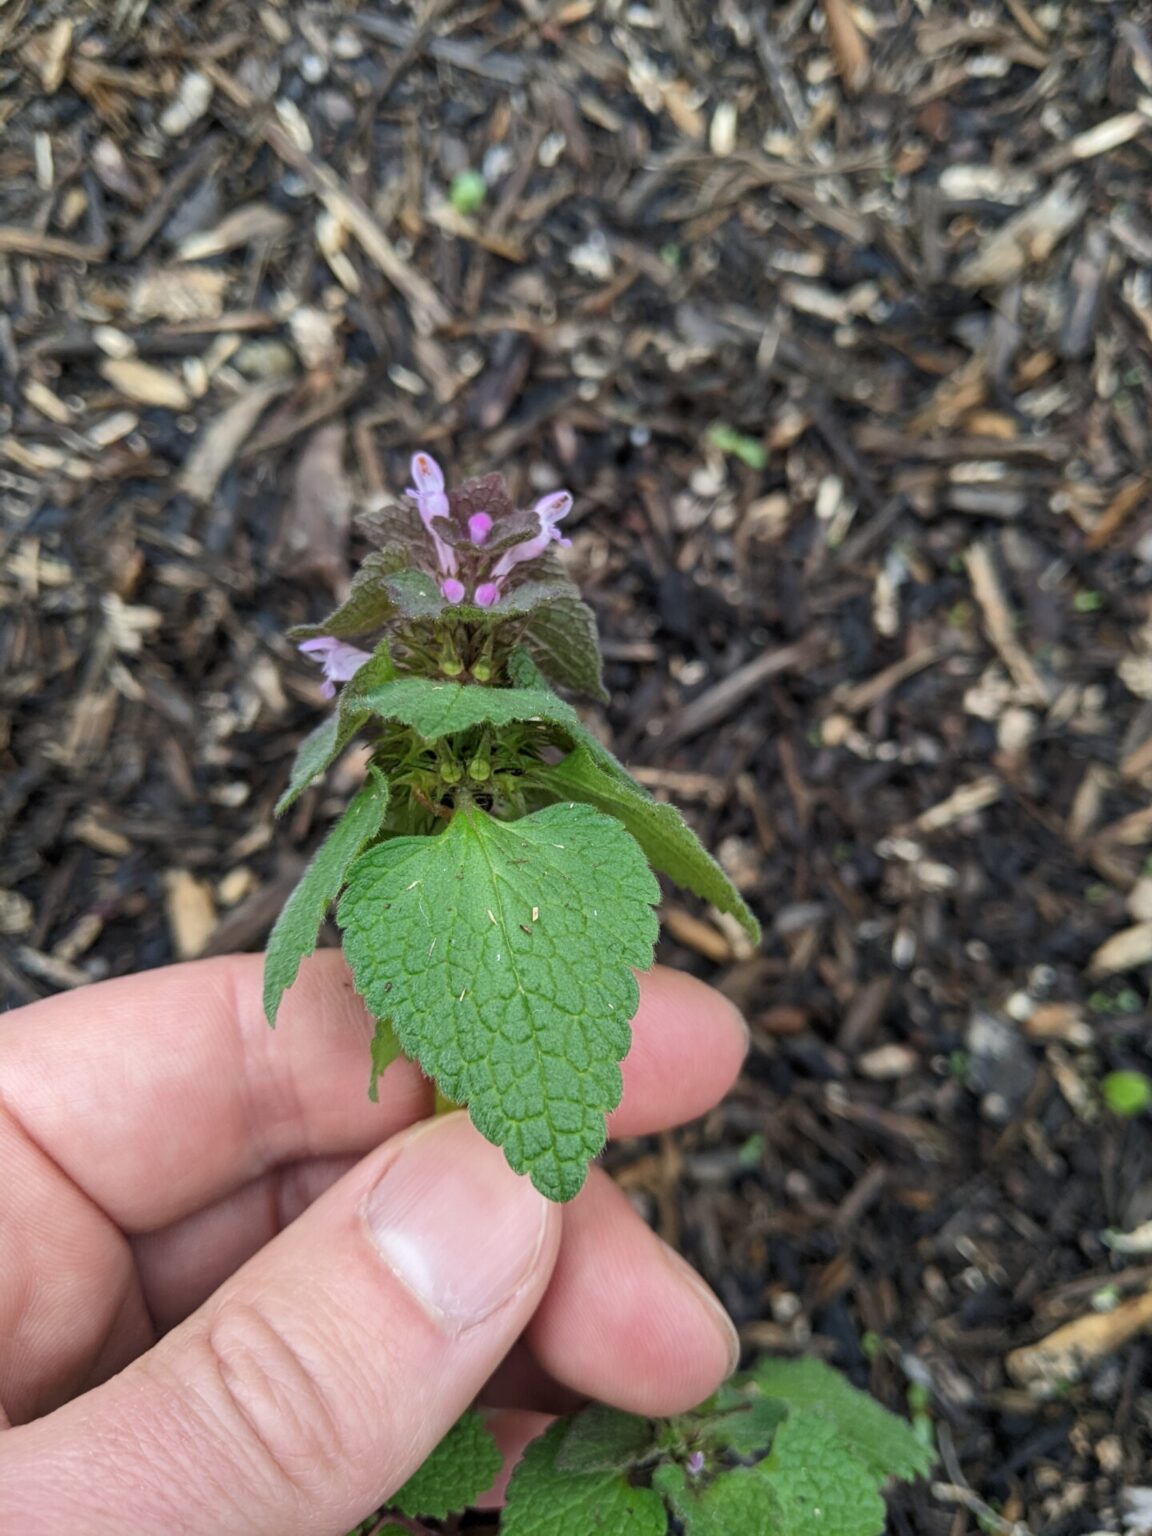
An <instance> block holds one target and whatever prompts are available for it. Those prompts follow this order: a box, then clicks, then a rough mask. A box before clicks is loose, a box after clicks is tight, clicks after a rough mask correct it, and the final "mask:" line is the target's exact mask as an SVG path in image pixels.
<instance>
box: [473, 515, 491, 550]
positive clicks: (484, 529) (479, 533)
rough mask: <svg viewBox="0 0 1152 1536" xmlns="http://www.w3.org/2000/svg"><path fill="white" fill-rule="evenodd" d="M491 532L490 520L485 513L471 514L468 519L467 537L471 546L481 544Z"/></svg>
mask: <svg viewBox="0 0 1152 1536" xmlns="http://www.w3.org/2000/svg"><path fill="white" fill-rule="evenodd" d="M491 532H492V519H491V518H490V517H489V516H488V514H487V512H473V514H472V516H471V517H470V518H469V519H468V537H469V538H470V539H471V540H472V542H473V544H483V542H484V540H485V539H486V538H487V537H488V535H489V534H490V533H491Z"/></svg>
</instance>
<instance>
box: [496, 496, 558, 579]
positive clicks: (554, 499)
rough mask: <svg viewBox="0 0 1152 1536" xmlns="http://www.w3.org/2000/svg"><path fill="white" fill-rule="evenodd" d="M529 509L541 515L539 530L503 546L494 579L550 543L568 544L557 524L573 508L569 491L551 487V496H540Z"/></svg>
mask: <svg viewBox="0 0 1152 1536" xmlns="http://www.w3.org/2000/svg"><path fill="white" fill-rule="evenodd" d="M532 510H533V511H534V512H535V514H536V516H537V517H538V518H539V519H540V532H539V533H537V534H535V535H534V536H533V537H532V538H530V539H525V540H523V542H522V543H520V544H513V546H512V548H511V549H508V550H505V552H504V553H503V554H502V555H501V556H500V558H499V560H497V562H496V564H495V565H494V566H493V567H492V580H493V581H494V582H497V583H499V582H502V581H503V580H504V578H505V576H507V575H508V573H509V571H511V570H513V569H514V568H515V567H516V566H518V565H522V564H523V563H524V561H525V560H535V559H536V557H537V556H538V555H542V554H543V553H544V551H545V550H546V549H547V548H548V546H549V544H553V543H555V544H559V545H561V546H563V547H564V548H567V547H568V545H570V544H571V543H572V540H571V539H566V538H564V537H563V536H562V534H561V533H560V530H559V529H558V528H557V526H556V524H557V523H558V522H560V520H561V519H562V518H565V517H567V516H568V514H569V512H571V510H572V496H571V494H570V493H569V492H568V491H553V492H552V494H551V495H550V496H543V497H541V499H540V500H539V501H538V502H537V503H536V505H535V506H534V507H533V508H532Z"/></svg>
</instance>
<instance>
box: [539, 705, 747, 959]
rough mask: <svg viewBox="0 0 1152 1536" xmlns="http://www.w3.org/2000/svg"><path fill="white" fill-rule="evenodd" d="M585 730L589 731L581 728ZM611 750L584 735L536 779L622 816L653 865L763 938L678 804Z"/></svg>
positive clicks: (554, 791)
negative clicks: (661, 796) (657, 796)
mask: <svg viewBox="0 0 1152 1536" xmlns="http://www.w3.org/2000/svg"><path fill="white" fill-rule="evenodd" d="M581 733H582V734H585V733H584V732H583V728H581ZM607 756H608V754H607V753H606V752H605V750H604V748H603V747H601V746H600V745H599V743H597V744H596V748H595V755H594V753H593V750H591V749H590V748H589V746H588V744H587V740H585V742H584V743H583V744H582V745H581V746H578V747H577V748H576V750H575V751H574V752H572V753H570V754H569V755H568V756H567V757H566V758H565V759H564V761H563V762H562V763H557V764H556V765H555V767H550V768H540V769H538V770H537V772H536V782H537V783H538V784H539V785H540V787H541V788H542V789H544V790H546V791H547V792H548V794H550V795H552V796H553V797H554V798H555V799H557V800H582V801H584V802H585V804H588V805H594V806H595V807H596V809H597V810H599V811H604V812H605V813H606V814H607V815H609V816H615V817H616V818H617V820H619V821H622V822H623V823H624V825H625V826H626V827H627V828H628V830H629V832H631V834H632V836H633V837H634V838H635V839H636V841H637V842H638V843H639V844H640V846H641V848H643V850H644V852H645V853H646V854H647V855H648V858H649V860H650V861H651V864H652V867H653V868H654V869H658V870H659V871H660V872H661V874H665V875H667V876H668V878H669V879H670V880H675V882H676V883H677V885H682V886H684V887H685V888H686V889H687V890H690V891H694V892H695V894H696V895H697V896H702V897H703V898H704V900H705V901H709V902H711V903H712V905H713V906H714V907H716V908H718V910H719V911H721V912H729V913H731V915H732V916H733V917H735V918H736V919H737V920H738V921H739V922H740V924H741V926H742V927H743V928H744V930H745V932H746V933H747V934H748V936H749V937H750V938H751V939H752V940H753V942H755V943H759V940H760V924H759V923H758V922H757V921H756V919H755V917H754V916H753V915H752V913H751V912H750V911H749V910H748V907H747V905H746V903H745V901H744V899H743V897H742V896H741V895H740V892H739V891H738V890H737V889H736V887H735V886H734V885H733V884H732V882H731V881H730V880H729V878H728V876H727V875H726V874H725V873H724V871H723V870H722V869H721V868H720V866H719V864H717V862H716V860H715V859H714V858H713V857H712V855H711V854H710V853H708V852H707V850H706V849H705V848H704V847H703V846H702V844H701V843H700V840H699V839H698V838H697V836H696V834H695V832H693V831H692V828H691V827H690V826H689V825H688V823H687V822H686V821H685V820H684V818H683V816H681V814H680V812H679V811H678V810H677V809H676V807H675V806H674V805H663V804H661V803H660V802H659V801H657V800H653V799H651V798H650V797H649V796H648V795H647V794H645V792H644V791H643V790H642V789H641V788H640V786H639V785H637V784H635V783H634V782H633V781H632V780H631V779H630V778H629V777H628V775H627V774H626V773H625V771H624V769H623V768H622V767H621V766H620V764H619V763H616V762H615V760H612V765H611V767H609V766H606V765H605V764H604V761H603V759H604V758H605V757H607ZM613 770H615V771H613Z"/></svg>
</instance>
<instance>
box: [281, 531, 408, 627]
mask: <svg viewBox="0 0 1152 1536" xmlns="http://www.w3.org/2000/svg"><path fill="white" fill-rule="evenodd" d="M394 568H395V567H394V565H393V562H392V561H391V560H390V559H389V558H388V556H387V555H384V554H381V553H379V552H376V553H374V554H370V555H368V556H367V557H366V558H365V560H364V563H363V565H361V567H360V569H359V570H358V571H357V572H356V574H355V576H354V577H353V578H352V587H351V590H350V591H349V593H348V596H347V597H346V598H345V599H344V601H343V602H342V603H341V604H340V606H339V608H337V609H336V610H335V612H333V613H330V614H329V615H328V617H327V618H326V619H324V620H323V621H322V622H321V623H319V624H297V625H296V627H295V628H294V629H290V630H289V631H288V638H289V639H290V640H312V639H315V638H317V637H318V636H320V635H334V636H335V637H336V638H337V639H338V640H354V639H356V638H357V636H359V635H366V634H369V633H370V632H371V631H372V630H376V629H381V628H383V626H384V625H385V624H386V623H387V622H388V620H389V619H390V618H392V617H393V616H394V615H395V613H396V604H395V601H394V600H393V598H392V596H391V594H390V593H389V591H388V589H387V588H386V587H385V585H384V577H385V576H387V575H388V573H389V572H390V571H392V570H393V569H394Z"/></svg>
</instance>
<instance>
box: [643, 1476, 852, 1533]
mask: <svg viewBox="0 0 1152 1536" xmlns="http://www.w3.org/2000/svg"><path fill="white" fill-rule="evenodd" d="M652 1486H653V1487H654V1488H655V1489H657V1490H658V1491H659V1492H660V1493H661V1494H663V1496H664V1498H665V1499H667V1501H668V1503H669V1505H670V1507H671V1509H672V1511H673V1513H674V1514H675V1515H676V1517H677V1519H678V1520H679V1521H680V1523H681V1525H682V1526H683V1527H684V1536H736V1533H737V1532H739V1536H778V1533H780V1532H781V1531H782V1526H781V1523H780V1522H781V1511H780V1505H779V1503H778V1501H777V1499H776V1495H775V1493H774V1492H773V1490H772V1486H771V1484H770V1482H769V1481H768V1479H767V1478H766V1477H764V1476H763V1474H762V1473H761V1471H760V1468H759V1467H723V1468H720V1469H718V1470H717V1471H716V1473H715V1475H714V1477H713V1478H712V1480H711V1481H709V1482H701V1483H697V1481H696V1480H695V1479H692V1480H690V1479H689V1478H688V1476H687V1475H686V1473H685V1471H684V1468H683V1467H681V1466H678V1465H675V1464H674V1463H670V1462H669V1463H666V1464H665V1465H664V1466H662V1467H658V1468H657V1470H656V1472H655V1474H654V1475H653V1478H652ZM821 1529H822V1527H821V1526H819V1525H814V1526H813V1527H812V1533H811V1536H816V1533H817V1532H819V1531H820V1530H821ZM788 1536H793V1533H792V1532H791V1531H789V1532H788Z"/></svg>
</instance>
